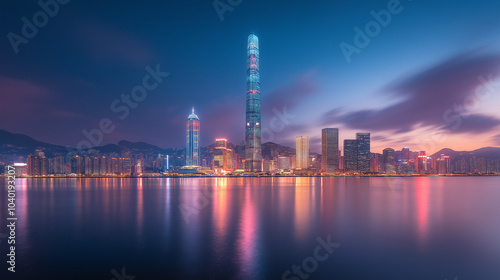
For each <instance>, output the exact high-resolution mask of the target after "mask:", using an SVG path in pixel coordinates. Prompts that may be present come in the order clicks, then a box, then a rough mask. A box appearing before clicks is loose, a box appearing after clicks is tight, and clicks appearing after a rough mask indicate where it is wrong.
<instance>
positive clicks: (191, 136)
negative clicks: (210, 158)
mask: <svg viewBox="0 0 500 280" xmlns="http://www.w3.org/2000/svg"><path fill="white" fill-rule="evenodd" d="M186 165H200V119H199V118H198V116H197V115H196V114H195V113H194V108H193V112H192V113H191V115H189V117H188V120H187V124H186Z"/></svg>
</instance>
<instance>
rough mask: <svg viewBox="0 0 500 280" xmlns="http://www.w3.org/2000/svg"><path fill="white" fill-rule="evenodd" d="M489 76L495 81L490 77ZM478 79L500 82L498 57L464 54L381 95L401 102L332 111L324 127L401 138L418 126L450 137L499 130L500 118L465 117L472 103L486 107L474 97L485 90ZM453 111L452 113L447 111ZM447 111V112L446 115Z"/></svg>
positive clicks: (486, 116) (327, 114)
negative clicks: (341, 126)
mask: <svg viewBox="0 0 500 280" xmlns="http://www.w3.org/2000/svg"><path fill="white" fill-rule="evenodd" d="M490 75H491V76H490ZM479 77H483V78H484V80H488V79H489V78H490V77H491V78H492V79H496V78H498V77H500V55H498V54H497V55H488V56H486V55H484V56H479V55H476V54H474V53H465V54H461V55H458V56H455V57H452V58H451V59H449V60H447V61H444V62H442V63H440V64H438V65H436V66H434V67H431V68H430V69H427V70H425V71H422V72H421V73H419V74H416V75H414V76H412V77H408V78H406V79H403V80H401V81H397V82H394V83H392V84H390V85H388V86H386V87H385V88H383V89H382V90H381V92H382V93H384V94H385V95H389V96H393V97H395V98H397V99H402V101H401V102H398V103H396V104H393V105H391V106H388V107H386V108H383V109H379V110H358V111H351V112H342V111H340V110H339V109H338V108H336V109H333V110H331V111H329V112H327V113H325V114H324V115H323V116H322V119H323V120H325V121H324V124H332V123H342V124H345V125H347V126H348V127H350V128H354V129H367V130H372V131H383V130H393V131H395V132H397V133H404V132H408V131H411V130H412V129H414V128H417V127H434V128H440V129H444V130H447V131H448V132H451V133H464V132H466V133H478V132H485V131H488V130H491V129H493V128H495V127H496V126H497V125H499V124H500V119H498V118H497V117H494V116H488V115H484V114H480V113H474V114H472V113H471V112H465V113H468V114H465V113H464V111H463V110H464V109H463V108H464V106H465V108H467V106H469V105H470V104H469V102H470V100H473V101H474V102H477V104H480V102H486V101H483V100H481V98H482V97H481V96H479V97H476V96H474V94H475V93H476V90H477V89H478V88H479V87H484V89H483V90H487V89H486V87H485V86H484V85H483V82H482V81H481V79H480V78H479ZM448 111H449V112H448ZM447 112H448V113H447Z"/></svg>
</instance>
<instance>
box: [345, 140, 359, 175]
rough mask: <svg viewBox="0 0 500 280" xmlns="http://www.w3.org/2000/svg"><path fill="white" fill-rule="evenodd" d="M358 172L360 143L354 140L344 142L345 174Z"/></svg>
mask: <svg viewBox="0 0 500 280" xmlns="http://www.w3.org/2000/svg"><path fill="white" fill-rule="evenodd" d="M357 170H358V143H357V141H356V140H354V139H345V140H344V172H355V171H357Z"/></svg>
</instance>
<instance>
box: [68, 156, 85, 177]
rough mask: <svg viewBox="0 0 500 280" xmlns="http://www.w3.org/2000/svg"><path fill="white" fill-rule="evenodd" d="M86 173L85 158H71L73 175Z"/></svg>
mask: <svg viewBox="0 0 500 280" xmlns="http://www.w3.org/2000/svg"><path fill="white" fill-rule="evenodd" d="M84 172H85V165H84V160H83V157H81V156H78V155H77V156H74V157H72V158H71V173H74V174H83V173H84Z"/></svg>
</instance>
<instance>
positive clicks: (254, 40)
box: [245, 34, 262, 172]
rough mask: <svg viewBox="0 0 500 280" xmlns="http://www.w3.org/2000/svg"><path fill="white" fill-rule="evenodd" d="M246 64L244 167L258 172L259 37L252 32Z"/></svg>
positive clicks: (259, 159) (259, 145) (260, 160)
mask: <svg viewBox="0 0 500 280" xmlns="http://www.w3.org/2000/svg"><path fill="white" fill-rule="evenodd" d="M247 66H248V68H247V92H246V122H245V169H246V170H247V171H250V172H260V171H261V170H262V165H261V162H262V153H261V115H260V70H259V38H258V37H257V36H255V35H253V34H251V35H250V36H248V47H247Z"/></svg>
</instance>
